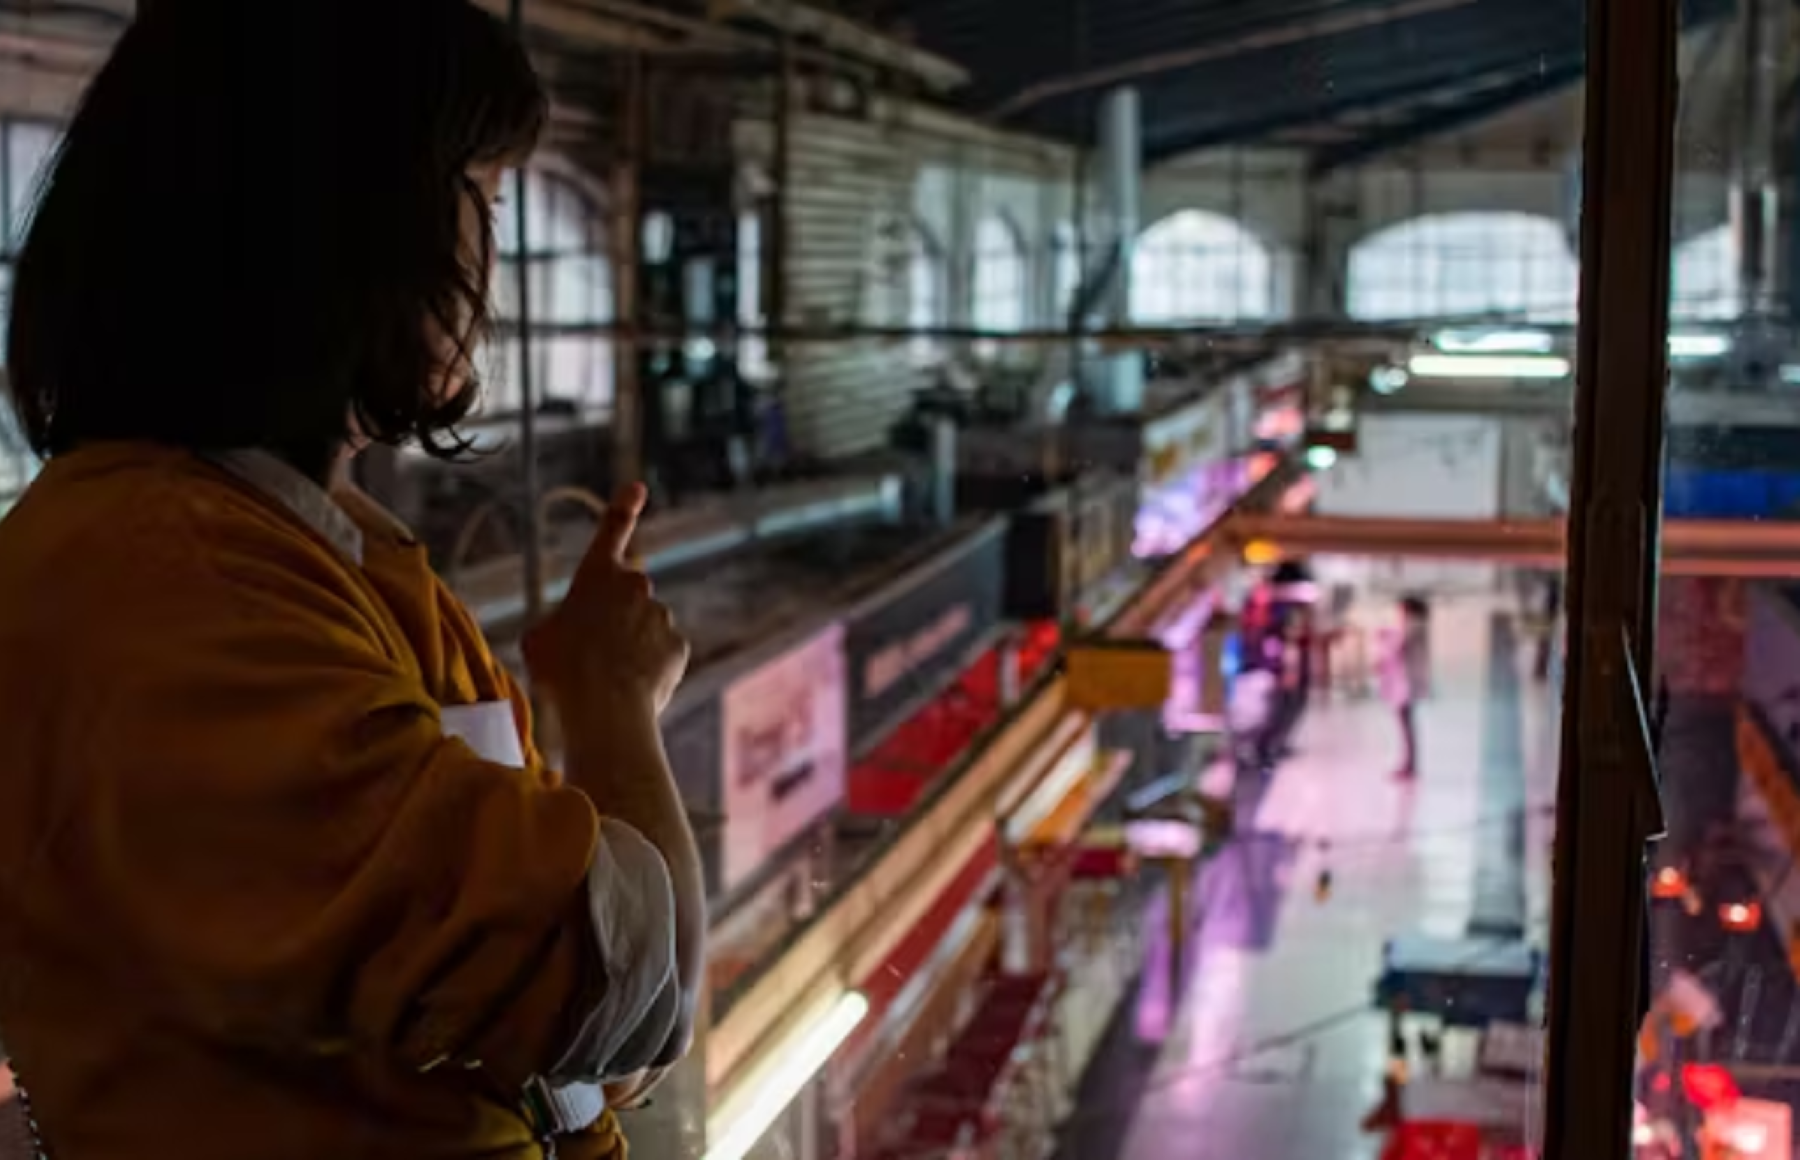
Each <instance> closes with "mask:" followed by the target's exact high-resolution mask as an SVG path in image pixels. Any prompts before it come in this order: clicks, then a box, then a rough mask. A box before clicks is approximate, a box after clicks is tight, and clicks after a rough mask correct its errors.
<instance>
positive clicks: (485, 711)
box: [438, 701, 525, 769]
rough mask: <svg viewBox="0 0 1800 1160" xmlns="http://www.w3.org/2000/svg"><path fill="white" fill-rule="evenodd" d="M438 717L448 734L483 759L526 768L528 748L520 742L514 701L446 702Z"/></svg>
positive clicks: (498, 763) (497, 763)
mask: <svg viewBox="0 0 1800 1160" xmlns="http://www.w3.org/2000/svg"><path fill="white" fill-rule="evenodd" d="M438 716H439V717H440V719H441V720H442V721H443V723H444V734H445V736H448V737H455V738H458V739H460V740H461V741H462V742H463V744H465V745H467V746H468V747H469V748H470V749H473V750H474V751H475V755H476V756H477V757H479V758H481V759H482V760H483V761H491V762H493V763H494V764H496V765H508V766H511V767H512V768H514V769H523V768H525V747H524V746H523V745H521V744H520V743H519V723H518V721H517V720H516V719H515V718H514V717H513V707H512V702H511V701H482V702H479V703H477V704H474V705H446V706H444V708H443V709H441V710H440V711H439V714H438Z"/></svg>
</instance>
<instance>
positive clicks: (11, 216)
mask: <svg viewBox="0 0 1800 1160" xmlns="http://www.w3.org/2000/svg"><path fill="white" fill-rule="evenodd" d="M4 114H5V111H4V110H0V134H3V135H4V137H5V146H6V151H7V156H6V172H7V182H8V194H9V198H8V200H9V202H10V204H9V205H4V206H0V218H4V219H5V220H4V222H0V249H6V248H11V249H17V248H18V246H19V244H20V243H21V242H22V241H23V240H24V237H25V232H24V231H25V226H26V225H27V224H28V223H27V220H26V219H27V216H28V214H29V212H30V209H31V206H32V204H33V200H34V198H35V197H36V195H37V189H38V184H39V182H40V181H41V180H42V177H43V173H44V167H45V166H46V165H47V164H49V161H50V156H51V153H52V151H53V150H54V149H55V148H56V135H57V130H56V127H55V126H54V125H50V124H47V123H45V122H43V121H35V120H16V121H7V120H6V118H5V115H4Z"/></svg>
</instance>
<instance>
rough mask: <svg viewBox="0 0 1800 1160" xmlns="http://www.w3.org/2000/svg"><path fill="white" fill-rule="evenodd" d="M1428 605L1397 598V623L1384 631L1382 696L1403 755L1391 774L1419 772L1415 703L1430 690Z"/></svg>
mask: <svg viewBox="0 0 1800 1160" xmlns="http://www.w3.org/2000/svg"><path fill="white" fill-rule="evenodd" d="M1429 622H1430V609H1429V608H1428V607H1427V606H1426V604H1425V601H1423V600H1421V599H1420V598H1419V597H1417V596H1407V597H1404V598H1403V599H1402V600H1401V601H1400V623H1399V625H1398V626H1396V627H1395V628H1393V629H1390V630H1389V631H1388V632H1387V633H1385V634H1384V639H1383V641H1382V649H1381V659H1380V662H1379V670H1378V673H1379V679H1380V683H1381V698H1382V700H1384V701H1386V702H1387V703H1388V704H1389V705H1392V706H1393V707H1394V716H1395V719H1396V720H1397V721H1399V723H1400V739H1401V745H1402V750H1401V753H1402V757H1401V761H1400V768H1399V769H1398V770H1396V771H1395V774H1394V776H1395V777H1397V778H1399V779H1401V780H1403V781H1411V780H1412V779H1413V778H1414V777H1416V776H1418V763H1419V734H1418V723H1417V721H1416V716H1417V715H1416V713H1415V712H1414V707H1415V706H1416V705H1417V704H1418V703H1419V702H1420V701H1422V700H1424V699H1425V697H1426V696H1427V695H1428V694H1429V693H1430V691H1431V649H1430V644H1429V640H1428V637H1427V634H1426V629H1427V627H1428V625H1429Z"/></svg>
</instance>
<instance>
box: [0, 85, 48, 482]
mask: <svg viewBox="0 0 1800 1160" xmlns="http://www.w3.org/2000/svg"><path fill="white" fill-rule="evenodd" d="M57 132H58V130H57V128H56V126H54V125H50V124H47V123H45V122H41V121H8V120H5V119H0V367H3V366H5V365H6V320H7V318H8V317H9V316H10V315H11V313H12V273H13V261H14V259H15V257H16V256H17V254H18V252H19V247H20V245H22V244H23V243H24V241H25V218H26V214H27V211H28V210H29V208H30V205H31V198H32V195H33V193H34V192H35V190H36V189H37V183H38V179H39V177H40V176H41V174H42V170H43V168H44V165H45V163H46V162H48V161H49V160H50V155H51V154H52V153H53V152H54V151H55V149H56V138H57ZM37 470H38V461H37V456H36V455H33V454H32V453H31V450H30V448H28V447H26V446H25V440H24V438H23V436H22V434H21V433H20V432H19V431H17V430H16V429H15V427H14V424H13V419H12V409H11V408H10V407H4V406H0V510H4V509H5V508H6V507H7V505H9V504H10V503H11V502H12V501H13V500H14V499H15V498H17V496H18V494H19V493H20V492H21V491H24V490H25V485H26V484H28V483H30V482H31V479H32V477H33V476H35V475H36V474H37Z"/></svg>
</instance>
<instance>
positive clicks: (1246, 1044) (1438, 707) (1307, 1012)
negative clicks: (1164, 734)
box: [1064, 598, 1555, 1160]
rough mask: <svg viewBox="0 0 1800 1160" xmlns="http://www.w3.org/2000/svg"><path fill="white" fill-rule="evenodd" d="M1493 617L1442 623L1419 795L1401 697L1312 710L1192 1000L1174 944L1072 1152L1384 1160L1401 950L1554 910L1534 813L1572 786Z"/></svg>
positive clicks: (1083, 1155)
mask: <svg viewBox="0 0 1800 1160" xmlns="http://www.w3.org/2000/svg"><path fill="white" fill-rule="evenodd" d="M1496 609H1497V606H1496V605H1495V603H1494V602H1493V601H1491V600H1487V599H1484V598H1465V599H1462V600H1459V601H1456V602H1451V603H1446V604H1443V605H1441V606H1440V607H1439V608H1438V609H1437V611H1436V613H1435V623H1434V626H1433V660H1434V665H1435V667H1436V692H1435V695H1434V697H1433V699H1432V700H1431V701H1430V702H1429V703H1427V704H1426V705H1424V706H1422V707H1421V709H1420V716H1419V722H1420V740H1421V746H1422V759H1421V776H1420V778H1419V780H1418V782H1417V784H1416V785H1401V784H1398V783H1396V782H1395V781H1394V780H1393V779H1392V777H1391V773H1392V771H1393V769H1394V768H1395V765H1396V763H1397V759H1398V754H1399V749H1398V738H1397V736H1396V734H1395V725H1394V722H1393V720H1392V718H1391V715H1390V713H1389V711H1388V710H1387V708H1386V707H1385V706H1384V705H1382V704H1381V703H1379V702H1376V701H1355V702H1347V703H1346V702H1339V703H1330V702H1327V703H1324V704H1316V705H1315V706H1313V707H1312V708H1311V709H1309V711H1308V713H1307V716H1306V719H1305V721H1304V722H1303V724H1302V726H1301V728H1300V731H1299V733H1298V736H1297V738H1296V746H1297V752H1296V753H1295V755H1294V756H1293V757H1292V758H1291V759H1290V760H1289V761H1287V762H1285V763H1284V764H1283V765H1282V766H1281V767H1280V768H1279V769H1278V770H1277V771H1276V772H1275V774H1274V775H1273V777H1272V778H1271V779H1270V782H1269V784H1268V785H1267V786H1266V787H1264V788H1263V789H1262V791H1261V792H1260V793H1259V794H1258V793H1254V792H1253V793H1251V794H1250V795H1249V796H1250V797H1251V798H1252V799H1257V800H1253V801H1249V802H1246V803H1245V804H1246V805H1251V806H1252V811H1251V812H1249V813H1248V814H1245V813H1241V814H1240V834H1241V837H1240V839H1239V840H1238V841H1236V842H1235V843H1234V844H1233V845H1232V846H1231V847H1229V848H1227V849H1226V850H1225V851H1224V852H1223V853H1222V854H1221V855H1220V856H1219V857H1218V859H1217V860H1216V861H1215V862H1213V863H1212V864H1211V865H1209V866H1208V867H1206V868H1205V870H1204V871H1203V872H1202V879H1201V886H1200V890H1199V894H1200V898H1199V903H1200V906H1201V907H1202V908H1203V911H1202V914H1201V917H1200V919H1199V924H1198V927H1197V931H1196V934H1195V935H1194V937H1193V942H1192V944H1191V950H1190V953H1189V955H1188V964H1187V970H1186V973H1185V981H1184V984H1183V986H1182V988H1181V992H1182V993H1181V995H1180V997H1179V1003H1178V1004H1176V1005H1174V1009H1173V1011H1172V1012H1171V1011H1170V1007H1171V1005H1170V1004H1169V1002H1168V998H1167V994H1168V990H1169V988H1168V987H1167V986H1166V972H1164V973H1163V977H1162V978H1160V979H1159V978H1158V969H1157V966H1156V965H1155V964H1157V963H1159V962H1162V961H1166V960H1162V959H1159V958H1158V957H1157V956H1159V955H1161V954H1163V953H1164V952H1163V951H1162V950H1161V949H1160V948H1161V945H1162V944H1160V943H1157V945H1156V946H1153V948H1152V950H1151V951H1150V952H1149V953H1150V955H1151V956H1152V958H1151V960H1150V962H1151V964H1152V965H1151V966H1149V967H1148V968H1147V970H1146V979H1145V982H1144V984H1143V985H1142V986H1141V988H1140V991H1139V994H1138V996H1137V999H1136V1009H1135V1010H1134V1011H1132V1012H1129V1013H1128V1014H1127V1017H1126V1018H1124V1019H1122V1020H1121V1027H1120V1028H1119V1029H1118V1030H1117V1031H1116V1032H1115V1035H1114V1037H1113V1038H1114V1041H1115V1042H1114V1043H1113V1045H1112V1052H1113V1054H1112V1055H1111V1056H1109V1057H1108V1058H1105V1059H1103V1062H1102V1063H1101V1064H1100V1068H1101V1069H1110V1070H1111V1071H1112V1073H1113V1074H1112V1075H1111V1076H1110V1077H1109V1076H1106V1075H1102V1074H1096V1075H1093V1076H1092V1077H1091V1078H1090V1082H1089V1085H1088V1091H1087V1092H1086V1094H1085V1095H1084V1097H1083V1101H1082V1106H1081V1108H1080V1110H1078V1111H1077V1112H1076V1120H1075V1123H1074V1125H1073V1127H1074V1129H1075V1130H1074V1131H1073V1132H1072V1133H1070V1134H1069V1137H1068V1139H1067V1140H1066V1141H1065V1147H1064V1155H1065V1156H1069V1157H1072V1158H1075V1160H1114V1158H1117V1160H1177V1158H1182V1160H1189V1158H1210V1157H1219V1158H1221V1160H1224V1158H1227V1157H1230V1158H1236V1157H1254V1158H1256V1160H1356V1158H1361V1157H1372V1156H1374V1155H1376V1154H1378V1152H1379V1150H1380V1148H1379V1145H1380V1139H1379V1138H1378V1137H1371V1136H1366V1135H1364V1134H1363V1133H1362V1132H1361V1131H1360V1130H1359V1121H1360V1120H1361V1118H1362V1116H1363V1114H1364V1113H1365V1112H1366V1111H1367V1110H1368V1108H1369V1107H1370V1106H1371V1104H1372V1103H1373V1102H1374V1100H1375V1098H1376V1095H1377V1093H1378V1089H1379V1085H1380V1076H1381V1074H1382V1070H1383V1067H1384V1064H1385V1061H1386V1048H1387V1044H1386V1020H1385V1018H1384V1016H1382V1015H1381V1014H1379V1013H1378V1012H1376V1011H1375V1010H1374V1009H1373V1008H1372V1007H1371V1005H1370V993H1371V989H1372V987H1373V984H1374V982H1375V978H1376V974H1377V972H1378V970H1379V967H1380V962H1381V951H1382V946H1383V943H1384V942H1385V940H1386V939H1388V938H1389V937H1391V936H1394V935H1397V934H1403V933H1408V932H1427V933H1434V934H1441V935H1446V936H1451V937H1462V936H1463V935H1465V934H1466V933H1467V932H1468V930H1469V928H1470V925H1471V923H1472V922H1474V921H1476V920H1477V919H1478V918H1480V919H1481V920H1482V921H1490V920H1493V919H1494V918H1495V916H1496V915H1498V916H1500V917H1501V918H1503V919H1506V920H1508V921H1510V922H1512V923H1513V924H1514V925H1515V926H1519V925H1523V926H1524V927H1525V928H1526V930H1527V931H1528V932H1529V931H1531V930H1532V928H1534V927H1535V928H1537V929H1538V930H1540V931H1541V929H1542V926H1541V924H1542V921H1543V916H1544V915H1545V913H1546V911H1547V906H1548V900H1547V894H1548V883H1547V877H1548V876H1547V863H1548V851H1547V844H1548V840H1549V830H1548V819H1547V818H1544V817H1542V816H1541V810H1540V809H1535V808H1533V807H1537V806H1539V805H1540V804H1541V803H1547V802H1548V801H1549V799H1550V796H1551V795H1550V791H1551V786H1552V785H1553V783H1554V769H1553V757H1554V753H1555V738H1554V706H1553V705H1552V704H1551V703H1550V700H1551V698H1550V695H1549V694H1548V692H1546V691H1544V690H1542V689H1541V688H1540V687H1539V686H1536V685H1534V684H1533V683H1532V682H1531V680H1530V676H1529V666H1528V663H1527V662H1528V657H1527V656H1526V655H1525V650H1522V649H1519V648H1517V647H1516V645H1515V644H1514V643H1513V642H1512V634H1511V632H1510V626H1509V625H1505V624H1500V625H1497V624H1496V623H1495V612H1496ZM1496 644H1499V645H1500V647H1501V648H1502V650H1503V652H1501V653H1500V654H1498V656H1497V655H1496V654H1495V652H1494V646H1495V645H1496ZM1522 805H1523V806H1524V808H1523V810H1521V808H1520V807H1521V806H1522ZM1521 813H1523V815H1524V816H1525V818H1526V822H1525V824H1524V825H1521V824H1520V816H1521ZM1246 816H1248V817H1249V818H1250V819H1251V820H1250V821H1249V822H1248V823H1247V824H1246V822H1245V821H1244V820H1243V819H1244V818H1245V817H1246ZM1526 851H1533V852H1534V853H1533V854H1532V856H1524V855H1525V852H1526ZM1540 864H1541V865H1540ZM1326 872H1329V874H1330V877H1331V888H1330V890H1329V892H1328V894H1327V895H1326V896H1325V897H1324V898H1323V899H1321V898H1320V897H1319V892H1318V886H1319V882H1320V877H1321V875H1322V874H1323V873H1326ZM1149 921H1153V922H1158V923H1159V924H1160V919H1159V918H1157V917H1156V916H1152V917H1151V919H1150V920H1149ZM1158 1041H1160V1046H1154V1047H1153V1046H1152V1044H1154V1043H1156V1042H1158ZM1152 1058H1153V1060H1154V1062H1151V1060H1152ZM1134 1072H1135V1073H1136V1074H1135V1075H1134V1074H1132V1073H1134Z"/></svg>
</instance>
